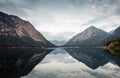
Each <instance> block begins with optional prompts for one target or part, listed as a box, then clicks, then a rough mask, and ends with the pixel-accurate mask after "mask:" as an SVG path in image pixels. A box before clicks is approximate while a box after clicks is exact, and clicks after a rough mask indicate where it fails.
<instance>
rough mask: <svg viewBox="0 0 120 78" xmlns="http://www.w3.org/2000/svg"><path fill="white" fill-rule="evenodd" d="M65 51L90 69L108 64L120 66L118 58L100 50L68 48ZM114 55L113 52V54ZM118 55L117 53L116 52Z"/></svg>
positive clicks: (107, 51)
mask: <svg viewBox="0 0 120 78" xmlns="http://www.w3.org/2000/svg"><path fill="white" fill-rule="evenodd" d="M66 51H67V52H68V53H69V54H70V55H71V56H72V57H73V58H75V59H77V60H78V61H80V62H82V63H84V64H85V65H87V66H88V67H90V68H91V69H96V68H98V67H99V66H104V65H105V64H107V63H108V62H111V63H113V64H117V65H118V66H120V58H118V57H116V55H114V54H112V53H113V52H112V53H111V52H110V51H109V50H105V49H102V48H70V49H69V48H68V49H66ZM114 53H115V52H114ZM116 53H118V54H119V52H116Z"/></svg>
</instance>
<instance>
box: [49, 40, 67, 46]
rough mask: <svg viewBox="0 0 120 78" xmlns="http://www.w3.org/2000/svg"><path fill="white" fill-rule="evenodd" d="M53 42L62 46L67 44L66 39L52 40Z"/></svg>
mask: <svg viewBox="0 0 120 78" xmlns="http://www.w3.org/2000/svg"><path fill="white" fill-rule="evenodd" d="M50 42H51V43H52V44H54V45H56V46H62V45H65V44H66V41H65V40H62V41H59V40H52V41H50Z"/></svg>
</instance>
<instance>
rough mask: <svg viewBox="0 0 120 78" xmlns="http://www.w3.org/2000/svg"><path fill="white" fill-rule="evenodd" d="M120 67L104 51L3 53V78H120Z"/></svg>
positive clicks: (0, 52)
mask: <svg viewBox="0 0 120 78" xmlns="http://www.w3.org/2000/svg"><path fill="white" fill-rule="evenodd" d="M119 66H120V57H119V52H117V53H113V51H107V50H104V49H101V48H65V49H62V48H56V49H55V50H52V49H51V50H50V49H37V48H24V49H20V48H18V49H12V48H11V49H10V48H7V49H6V48H1V49H0V78H120V67H119Z"/></svg>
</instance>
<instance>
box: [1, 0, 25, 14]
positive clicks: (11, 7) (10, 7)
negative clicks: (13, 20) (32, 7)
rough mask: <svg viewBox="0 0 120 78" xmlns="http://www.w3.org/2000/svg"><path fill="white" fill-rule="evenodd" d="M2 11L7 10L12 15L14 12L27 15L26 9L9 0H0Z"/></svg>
mask: <svg viewBox="0 0 120 78" xmlns="http://www.w3.org/2000/svg"><path fill="white" fill-rule="evenodd" d="M0 11H3V12H6V13H9V14H12V15H13V14H15V15H21V16H26V15H27V14H26V12H25V11H24V9H22V8H19V7H18V6H16V5H15V4H14V3H12V2H11V1H9V0H4V1H0Z"/></svg>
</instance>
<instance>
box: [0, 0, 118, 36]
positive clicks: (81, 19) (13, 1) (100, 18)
mask: <svg viewBox="0 0 120 78" xmlns="http://www.w3.org/2000/svg"><path fill="white" fill-rule="evenodd" d="M0 11H2V12H6V13H8V14H12V15H17V16H19V17H21V18H23V19H25V20H28V21H30V22H31V23H32V24H33V25H34V26H35V28H36V29H37V30H38V31H40V32H50V33H64V32H70V33H71V32H75V33H79V32H82V31H83V30H84V29H85V28H87V27H89V26H91V25H94V26H96V27H97V28H100V29H104V30H106V31H110V30H112V29H115V28H117V27H118V26H119V25H120V0H1V1H0ZM43 34H44V33H43ZM45 36H47V35H45Z"/></svg>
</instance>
